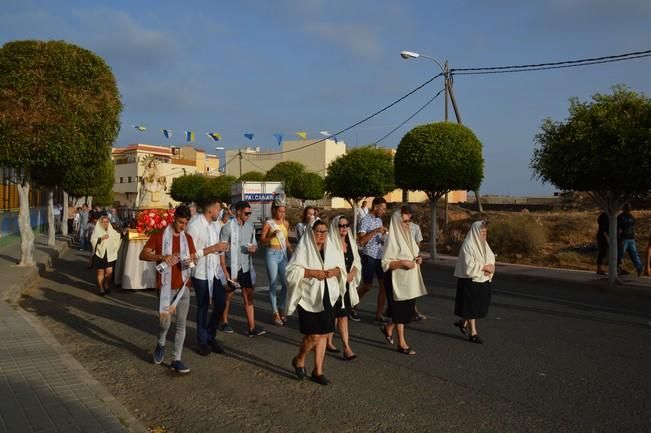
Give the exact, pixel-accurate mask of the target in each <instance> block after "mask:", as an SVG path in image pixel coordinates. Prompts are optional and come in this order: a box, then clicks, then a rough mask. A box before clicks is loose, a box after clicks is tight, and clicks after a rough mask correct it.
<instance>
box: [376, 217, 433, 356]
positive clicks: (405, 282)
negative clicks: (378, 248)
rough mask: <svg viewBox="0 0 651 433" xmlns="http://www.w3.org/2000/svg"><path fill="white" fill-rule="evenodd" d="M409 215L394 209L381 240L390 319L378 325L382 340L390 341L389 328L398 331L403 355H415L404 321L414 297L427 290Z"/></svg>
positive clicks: (410, 315)
mask: <svg viewBox="0 0 651 433" xmlns="http://www.w3.org/2000/svg"><path fill="white" fill-rule="evenodd" d="M410 217H411V215H410V214H407V213H402V212H401V211H400V210H398V211H395V212H394V213H393V215H392V216H391V224H390V226H389V235H388V237H387V240H386V242H385V244H384V253H383V255H382V269H383V270H384V272H385V275H384V288H385V290H386V296H387V305H388V311H389V316H390V317H391V322H390V323H387V324H386V325H383V326H382V327H380V330H381V331H382V334H384V338H385V340H386V341H387V342H388V343H389V344H393V329H394V328H395V329H396V331H397V334H398V342H397V350H398V352H399V353H402V354H405V355H415V354H416V351H414V350H413V349H412V348H410V347H409V345H408V344H407V341H406V340H405V325H406V324H408V323H410V322H411V320H412V318H413V317H414V311H415V307H416V298H418V297H421V296H424V295H426V294H427V290H426V289H425V283H424V282H423V276H422V274H421V271H420V265H421V263H422V262H423V258H422V257H420V256H419V254H420V249H419V248H418V245H416V241H415V240H414V238H413V236H412V235H411V232H410V229H409V219H410Z"/></svg>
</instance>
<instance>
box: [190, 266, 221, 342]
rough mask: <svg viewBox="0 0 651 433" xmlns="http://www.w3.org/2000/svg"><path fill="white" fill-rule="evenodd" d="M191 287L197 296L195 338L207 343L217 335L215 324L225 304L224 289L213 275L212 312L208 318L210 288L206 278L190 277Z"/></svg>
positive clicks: (217, 322)
mask: <svg viewBox="0 0 651 433" xmlns="http://www.w3.org/2000/svg"><path fill="white" fill-rule="evenodd" d="M192 287H194V293H195V295H196V297H197V340H198V341H199V344H201V345H205V344H209V343H210V342H211V341H212V340H214V339H215V336H216V335H217V325H218V324H219V319H220V318H221V316H222V313H223V312H224V307H225V306H226V291H225V290H224V286H223V285H222V282H221V281H220V280H219V279H218V278H216V277H215V279H214V281H213V285H212V303H213V308H212V313H211V314H210V318H208V310H209V309H210V290H209V288H208V280H199V279H197V278H194V277H192Z"/></svg>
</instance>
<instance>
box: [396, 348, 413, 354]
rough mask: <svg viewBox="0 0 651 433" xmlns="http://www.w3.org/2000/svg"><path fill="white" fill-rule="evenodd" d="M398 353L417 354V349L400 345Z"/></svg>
mask: <svg viewBox="0 0 651 433" xmlns="http://www.w3.org/2000/svg"><path fill="white" fill-rule="evenodd" d="M396 350H397V351H398V353H402V354H403V355H415V354H416V351H415V350H414V349H412V348H410V347H398V348H397V349H396Z"/></svg>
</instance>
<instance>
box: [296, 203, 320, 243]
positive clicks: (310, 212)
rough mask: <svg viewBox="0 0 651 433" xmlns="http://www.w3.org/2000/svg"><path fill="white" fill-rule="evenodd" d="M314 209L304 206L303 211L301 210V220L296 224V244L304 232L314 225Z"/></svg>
mask: <svg viewBox="0 0 651 433" xmlns="http://www.w3.org/2000/svg"><path fill="white" fill-rule="evenodd" d="M316 215H317V213H316V208H315V207H314V206H306V207H305V209H303V219H301V221H300V222H299V223H298V224H296V228H295V230H296V242H298V241H300V240H301V238H302V237H303V235H304V234H305V230H306V229H307V228H308V227H312V224H314V221H316Z"/></svg>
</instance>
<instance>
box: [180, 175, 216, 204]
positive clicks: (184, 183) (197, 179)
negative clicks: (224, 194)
mask: <svg viewBox="0 0 651 433" xmlns="http://www.w3.org/2000/svg"><path fill="white" fill-rule="evenodd" d="M219 177H223V176H219ZM207 181H208V177H207V176H204V175H203V174H199V173H194V174H185V175H183V176H179V177H176V178H174V180H173V181H172V186H171V187H170V196H171V197H172V198H173V199H174V200H176V201H180V202H182V203H193V202H197V201H198V200H199V198H200V197H199V192H200V191H202V190H203V188H204V186H205V185H206V183H207Z"/></svg>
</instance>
